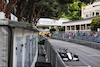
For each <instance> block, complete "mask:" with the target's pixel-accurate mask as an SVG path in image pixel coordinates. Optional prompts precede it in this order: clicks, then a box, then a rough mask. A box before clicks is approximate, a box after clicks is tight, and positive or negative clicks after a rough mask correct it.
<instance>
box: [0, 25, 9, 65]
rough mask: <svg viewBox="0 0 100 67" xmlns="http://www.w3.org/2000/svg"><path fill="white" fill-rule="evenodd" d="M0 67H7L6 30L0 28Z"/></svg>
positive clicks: (2, 27) (5, 28)
mask: <svg viewBox="0 0 100 67" xmlns="http://www.w3.org/2000/svg"><path fill="white" fill-rule="evenodd" d="M0 67H8V28H7V27H4V26H0Z"/></svg>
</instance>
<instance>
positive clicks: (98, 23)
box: [90, 18, 100, 31]
mask: <svg viewBox="0 0 100 67" xmlns="http://www.w3.org/2000/svg"><path fill="white" fill-rule="evenodd" d="M90 26H91V30H92V31H97V28H100V18H94V19H92V22H91V24H90Z"/></svg>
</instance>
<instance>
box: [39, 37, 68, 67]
mask: <svg viewBox="0 0 100 67" xmlns="http://www.w3.org/2000/svg"><path fill="white" fill-rule="evenodd" d="M40 37H42V36H40ZM39 39H45V38H44V37H42V38H39ZM44 47H45V51H46V55H47V59H48V62H49V63H51V65H52V66H53V67H66V64H65V63H64V61H63V60H62V59H61V57H60V55H59V54H58V52H57V51H56V50H55V49H54V48H53V46H52V45H51V43H50V42H49V41H48V40H47V39H45V43H44Z"/></svg>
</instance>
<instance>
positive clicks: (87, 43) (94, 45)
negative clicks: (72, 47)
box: [52, 37, 100, 50]
mask: <svg viewBox="0 0 100 67" xmlns="http://www.w3.org/2000/svg"><path fill="white" fill-rule="evenodd" d="M52 39H58V40H63V41H67V42H73V43H77V44H81V45H84V46H88V47H91V48H95V49H99V50H100V43H96V42H91V41H84V40H78V39H69V38H60V37H52Z"/></svg>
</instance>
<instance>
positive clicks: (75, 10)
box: [62, 1, 86, 20]
mask: <svg viewBox="0 0 100 67" xmlns="http://www.w3.org/2000/svg"><path fill="white" fill-rule="evenodd" d="M82 6H86V4H84V3H83V2H80V1H77V2H74V3H72V4H70V5H69V7H68V14H67V15H65V14H63V15H62V16H66V18H68V19H70V20H79V19H81V8H82Z"/></svg>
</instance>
